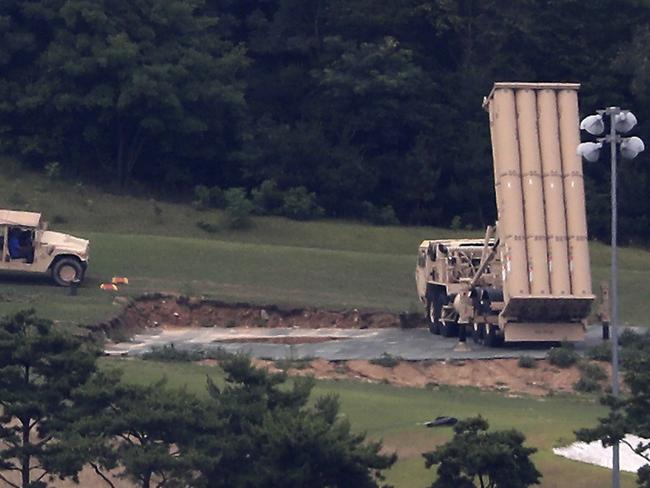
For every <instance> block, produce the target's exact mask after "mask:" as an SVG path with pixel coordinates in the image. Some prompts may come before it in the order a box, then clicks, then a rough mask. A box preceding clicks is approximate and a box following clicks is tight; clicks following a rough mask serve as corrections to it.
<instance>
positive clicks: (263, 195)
mask: <svg viewBox="0 0 650 488" xmlns="http://www.w3.org/2000/svg"><path fill="white" fill-rule="evenodd" d="M251 198H252V200H253V205H255V212H257V213H259V214H271V215H272V214H275V213H277V212H278V211H279V210H280V208H281V207H282V203H283V201H284V196H283V195H282V192H281V191H280V190H278V185H277V183H276V182H275V180H273V179H269V180H264V181H263V182H262V183H261V184H260V186H258V187H256V188H253V190H252V191H251Z"/></svg>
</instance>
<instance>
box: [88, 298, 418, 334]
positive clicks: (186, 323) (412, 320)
mask: <svg viewBox="0 0 650 488" xmlns="http://www.w3.org/2000/svg"><path fill="white" fill-rule="evenodd" d="M420 320H421V318H420V314H401V315H400V314H394V313H390V312H377V311H361V310H357V309H352V310H321V309H315V308H291V309H289V308H281V307H277V306H275V305H268V306H259V305H251V304H248V303H234V304H233V303H224V302H220V301H217V300H207V299H197V298H187V297H182V296H173V295H160V294H155V295H151V296H143V297H141V298H138V299H136V300H134V301H132V302H131V303H128V305H127V306H126V307H125V308H124V309H123V311H122V312H121V313H120V314H119V315H118V316H116V317H114V318H113V319H110V320H108V321H106V322H104V323H99V324H95V325H93V326H90V327H89V328H90V329H91V331H93V332H100V331H101V332H103V333H104V334H105V335H107V336H109V337H111V336H112V334H114V333H115V332H116V331H118V330H119V331H120V333H135V332H137V331H141V330H144V329H148V328H157V327H163V328H166V327H234V326H237V327H264V328H275V327H293V328H302V329H321V328H335V329H368V328H383V327H398V326H416V325H419V322H420Z"/></svg>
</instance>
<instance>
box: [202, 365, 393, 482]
mask: <svg viewBox="0 0 650 488" xmlns="http://www.w3.org/2000/svg"><path fill="white" fill-rule="evenodd" d="M222 367H223V369H224V372H225V374H226V386H225V387H224V388H223V389H219V388H218V387H217V386H216V385H215V384H214V383H212V382H211V381H209V383H208V384H209V392H210V395H211V397H212V399H213V401H214V404H213V407H212V413H213V416H214V417H217V418H221V419H224V420H225V422H224V423H223V424H221V426H220V427H219V428H218V433H219V434H218V435H209V436H199V437H198V438H197V445H196V449H197V451H198V453H199V458H198V463H197V465H196V469H197V470H198V471H199V476H198V478H197V479H196V480H194V482H193V484H192V486H196V487H199V488H200V487H204V486H210V487H216V488H218V487H222V486H223V487H226V486H253V485H255V486H277V487H279V486H283V487H289V488H291V487H296V488H297V487H301V486H359V487H375V486H379V485H378V482H379V481H380V480H381V475H380V473H379V471H380V470H383V469H386V468H388V467H390V466H391V465H392V464H393V463H394V462H395V459H396V456H395V455H387V454H380V451H381V443H378V442H365V436H364V435H363V434H353V433H352V432H351V430H350V425H349V423H348V422H347V421H345V420H343V419H341V418H339V416H338V410H339V404H338V400H337V399H336V398H335V397H332V396H326V397H322V398H319V399H317V400H316V402H315V403H314V404H313V406H308V404H307V401H308V399H309V395H310V392H311V389H312V387H313V380H312V379H310V378H296V379H295V380H294V381H293V382H292V385H290V386H288V387H283V384H284V382H285V380H286V376H285V375H280V374H268V373H266V372H265V371H262V370H258V369H255V368H254V367H253V366H252V364H251V362H250V360H249V359H248V358H245V357H243V356H235V357H232V358H231V359H229V360H226V361H224V362H223V363H222ZM242 460H246V462H245V463H242Z"/></svg>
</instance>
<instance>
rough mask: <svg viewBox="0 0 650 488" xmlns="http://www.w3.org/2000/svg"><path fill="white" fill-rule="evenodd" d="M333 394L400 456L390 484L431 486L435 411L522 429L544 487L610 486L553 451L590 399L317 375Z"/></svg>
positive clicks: (137, 368) (132, 375)
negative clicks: (428, 461)
mask: <svg viewBox="0 0 650 488" xmlns="http://www.w3.org/2000/svg"><path fill="white" fill-rule="evenodd" d="M101 365H102V367H104V368H119V369H121V370H123V371H124V379H125V380H126V381H130V382H134V383H141V384H148V383H151V382H153V381H156V380H158V379H160V378H162V377H163V376H166V377H167V379H168V382H169V385H170V386H172V387H177V388H181V387H186V388H187V391H189V392H193V393H197V394H201V395H204V394H205V384H206V380H205V379H206V376H211V377H212V378H213V379H216V380H217V381H221V378H222V376H221V373H220V370H219V369H218V368H215V367H209V366H200V365H196V364H190V363H157V362H153V361H142V360H122V359H108V358H104V359H102V360H101ZM323 394H337V395H338V396H339V398H340V400H341V411H342V413H343V414H344V415H346V416H347V417H348V418H349V420H350V422H351V424H352V426H353V428H354V429H355V430H359V431H365V432H367V433H368V436H369V437H370V438H373V439H377V438H381V439H383V440H384V444H385V446H386V448H387V449H389V450H397V452H398V454H399V456H400V459H399V461H398V463H397V464H396V465H395V466H394V467H393V469H391V470H390V472H389V473H388V480H387V481H388V482H389V483H391V484H393V485H395V486H396V487H399V488H411V487H413V488H415V487H418V488H423V487H425V486H428V485H429V484H430V483H431V482H432V480H433V475H434V473H433V472H432V471H429V470H426V469H425V468H424V461H423V459H422V457H421V453H422V452H425V451H427V450H431V449H432V448H433V447H434V446H435V445H437V444H439V443H441V442H444V441H445V440H447V439H449V438H450V436H451V429H449V428H440V429H427V428H424V427H422V426H421V425H418V424H419V423H420V422H424V421H426V420H430V419H432V418H434V417H436V416H438V415H453V416H456V417H460V418H464V417H468V416H473V415H477V414H481V415H483V416H484V417H485V418H486V419H487V420H488V421H489V422H490V426H491V427H492V428H495V429H508V428H515V429H518V430H521V431H522V432H524V434H525V435H526V438H527V444H528V445H531V446H535V447H537V448H538V449H539V452H538V453H536V454H535V456H534V462H535V464H536V466H537V468H538V469H539V470H540V471H541V472H542V474H543V475H544V478H543V483H542V485H541V486H543V487H549V488H550V487H567V486H571V488H592V487H595V486H607V485H608V483H609V479H610V476H611V474H610V471H609V470H606V469H603V468H598V467H595V466H591V465H588V464H584V463H578V462H575V461H569V460H567V459H564V458H561V457H558V456H556V455H554V454H553V453H552V452H551V449H552V447H554V445H556V444H557V443H558V442H560V443H562V444H565V443H569V442H571V441H572V440H573V434H572V433H573V431H574V430H575V429H578V428H580V427H586V426H590V425H593V424H594V423H595V421H596V418H597V417H598V416H601V415H603V414H604V409H603V408H602V407H601V406H600V405H598V404H597V403H596V402H594V401H593V400H592V399H584V398H580V397H566V396H563V397H550V398H544V399H535V398H529V397H516V398H511V397H507V396H505V395H503V394H499V393H493V392H482V391H479V390H476V389H468V388H441V389H439V390H426V389H415V388H397V387H393V386H389V385H379V384H377V385H374V384H366V383H358V382H352V381H318V382H317V384H316V388H315V389H314V395H315V396H318V395H323ZM634 478H635V477H634V476H633V475H630V474H628V473H623V475H622V481H623V483H622V486H624V487H630V488H631V487H633V486H635V483H634Z"/></svg>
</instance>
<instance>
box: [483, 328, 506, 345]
mask: <svg viewBox="0 0 650 488" xmlns="http://www.w3.org/2000/svg"><path fill="white" fill-rule="evenodd" d="M485 345H486V346H488V347H499V346H502V345H503V336H501V335H499V334H497V327H496V326H494V325H488V331H487V334H485Z"/></svg>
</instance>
